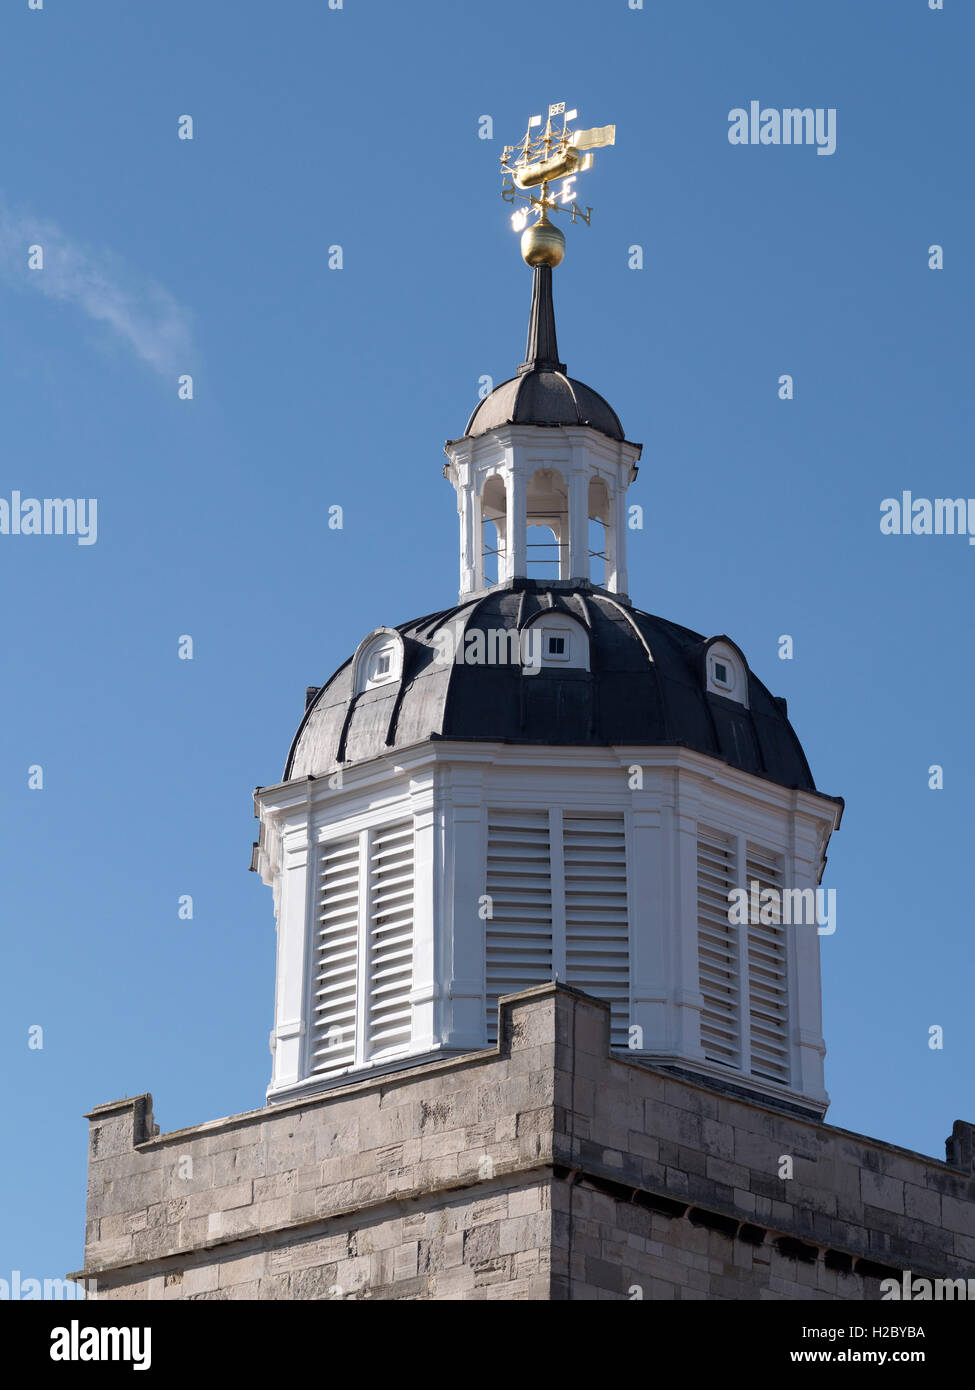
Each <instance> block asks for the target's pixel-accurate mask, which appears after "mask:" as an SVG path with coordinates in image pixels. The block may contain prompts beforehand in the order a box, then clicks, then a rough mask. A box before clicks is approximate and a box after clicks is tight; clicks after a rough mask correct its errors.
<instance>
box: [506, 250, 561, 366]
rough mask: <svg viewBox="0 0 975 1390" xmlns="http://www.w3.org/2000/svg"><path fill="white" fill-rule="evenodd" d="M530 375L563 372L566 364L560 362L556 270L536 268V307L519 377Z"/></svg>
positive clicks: (534, 288) (534, 301)
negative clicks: (554, 298)
mask: <svg viewBox="0 0 975 1390" xmlns="http://www.w3.org/2000/svg"><path fill="white" fill-rule="evenodd" d="M526 372H562V374H563V375H564V374H565V363H564V362H560V361H559V345H558V342H557V341H556V337H555V306H554V305H553V303H552V267H551V266H550V265H537V266H535V270H534V275H533V277H532V308H531V315H530V317H529V319H528V343H527V346H526V347H525V360H524V362H522V364H521V366H520V367H519V368H518V375H519V376H524V375H525V373H526Z"/></svg>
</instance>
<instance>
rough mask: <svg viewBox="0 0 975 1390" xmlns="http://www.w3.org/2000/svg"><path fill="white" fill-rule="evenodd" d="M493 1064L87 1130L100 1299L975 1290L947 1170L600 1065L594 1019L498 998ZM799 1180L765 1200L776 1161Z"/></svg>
mask: <svg viewBox="0 0 975 1390" xmlns="http://www.w3.org/2000/svg"><path fill="white" fill-rule="evenodd" d="M500 1036H501V1042H500V1044H499V1046H498V1048H497V1049H494V1048H491V1049H485V1050H483V1051H480V1052H476V1053H469V1054H466V1055H464V1056H462V1057H457V1058H454V1059H451V1060H438V1061H435V1062H432V1063H428V1064H426V1065H421V1066H416V1067H413V1068H411V1069H409V1070H403V1071H400V1072H393V1073H388V1072H387V1073H386V1074H384V1075H382V1076H376V1077H374V1078H370V1079H366V1080H364V1079H359V1080H356V1081H355V1082H354V1083H352V1084H347V1085H341V1086H336V1087H334V1088H333V1089H331V1090H328V1091H324V1092H322V1093H321V1094H320V1095H317V1096H314V1097H304V1098H302V1099H301V1100H299V1101H294V1102H290V1103H285V1104H278V1105H274V1106H269V1107H266V1108H264V1109H261V1110H254V1111H249V1112H247V1113H245V1114H241V1115H234V1116H231V1117H229V1118H227V1119H221V1120H215V1121H212V1122H210V1123H208V1124H203V1125H198V1126H194V1127H193V1128H190V1129H183V1130H176V1131H174V1132H173V1133H171V1134H159V1133H158V1132H157V1129H158V1127H157V1126H156V1125H155V1123H154V1121H153V1118H152V1099H151V1097H150V1096H148V1095H145V1096H140V1097H135V1098H132V1099H128V1100H124V1101H116V1102H114V1103H112V1104H109V1105H102V1106H99V1107H97V1109H95V1110H93V1111H92V1112H91V1114H90V1116H89V1117H88V1118H89V1121H90V1150H89V1176H88V1213H87V1230H86V1241H85V1267H84V1270H83V1271H80V1272H79V1274H77V1275H75V1276H74V1277H76V1278H78V1277H85V1278H87V1279H94V1280H96V1281H97V1285H98V1290H99V1296H100V1297H103V1298H150V1299H156V1298H181V1299H188V1298H243V1299H319V1298H339V1297H341V1298H357V1299H358V1298H376V1299H496V1298H501V1299H532V1300H546V1301H547V1300H562V1299H584V1300H592V1299H603V1298H609V1299H614V1298H616V1299H619V1298H623V1299H626V1298H636V1297H642V1298H645V1299H674V1298H680V1299H685V1298H692V1299H767V1298H772V1299H789V1298H802V1299H805V1298H822V1299H853V1300H856V1299H873V1298H877V1297H879V1283H878V1281H879V1280H880V1279H881V1278H885V1277H890V1276H892V1275H899V1274H900V1272H901V1271H902V1270H904V1269H910V1270H911V1271H913V1274H914V1275H915V1276H916V1277H929V1278H973V1277H975V1158H973V1126H972V1125H970V1124H967V1123H964V1122H962V1121H958V1122H957V1123H956V1124H955V1126H954V1132H953V1134H952V1137H951V1138H950V1139H949V1140H948V1143H947V1150H948V1161H947V1162H944V1163H943V1162H939V1161H938V1160H936V1159H933V1158H928V1157H925V1156H924V1155H922V1154H916V1153H911V1152H909V1151H908V1150H905V1149H899V1148H894V1147H892V1146H890V1145H885V1144H882V1143H880V1142H878V1141H877V1140H874V1139H870V1138H867V1137H865V1136H863V1135H858V1134H852V1133H850V1132H848V1131H846V1130H841V1129H836V1128H834V1127H833V1126H831V1125H827V1124H823V1123H822V1122H819V1121H817V1120H814V1119H809V1118H806V1117H802V1116H800V1115H798V1114H793V1113H789V1112H787V1111H786V1110H784V1109H779V1108H777V1107H773V1106H772V1105H771V1104H763V1103H760V1102H757V1101H756V1100H754V1099H750V1098H745V1097H743V1096H737V1095H734V1094H731V1093H729V1092H726V1091H723V1090H719V1089H717V1087H716V1086H712V1085H706V1084H704V1083H703V1082H701V1081H698V1080H690V1079H685V1078H682V1077H678V1076H676V1075H670V1074H667V1073H665V1072H663V1071H660V1070H654V1069H651V1068H649V1067H647V1066H645V1065H642V1064H640V1063H639V1062H633V1061H631V1060H629V1059H628V1058H627V1057H626V1056H625V1054H624V1055H620V1054H617V1053H612V1054H611V1053H610V1048H609V1016H608V1009H607V1007H606V1006H605V1005H603V1004H601V1003H600V1002H598V1001H597V1000H594V999H591V998H589V997H588V996H586V995H583V994H580V993H578V992H576V991H573V990H570V989H567V988H565V987H564V986H561V985H554V984H549V985H544V986H540V987H538V988H537V989H532V990H528V991H525V992H524V993H522V994H518V995H514V996H511V997H510V998H509V999H508V1000H506V1001H505V1002H504V1003H503V1004H502V1006H501V1034H500ZM786 1155H788V1156H791V1157H792V1159H793V1161H794V1162H793V1170H794V1176H793V1178H791V1179H783V1178H780V1177H779V1176H778V1172H779V1169H780V1165H781V1161H782V1158H783V1156H786Z"/></svg>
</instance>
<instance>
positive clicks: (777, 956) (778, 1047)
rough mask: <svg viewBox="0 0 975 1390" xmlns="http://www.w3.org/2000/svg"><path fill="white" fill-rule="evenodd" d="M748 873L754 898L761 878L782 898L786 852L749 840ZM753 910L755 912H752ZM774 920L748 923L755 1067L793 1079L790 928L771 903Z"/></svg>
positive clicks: (776, 1076) (763, 1073) (762, 1072)
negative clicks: (790, 1029)
mask: <svg viewBox="0 0 975 1390" xmlns="http://www.w3.org/2000/svg"><path fill="white" fill-rule="evenodd" d="M746 869H747V873H746V878H747V882H748V888H749V901H751V885H752V883H753V882H754V881H756V880H757V882H758V884H759V887H758V902H759V907H760V910H761V893H762V890H763V889H765V888H774V889H775V890H776V892H777V893H778V895H779V897H778V901H779V903H781V901H782V897H781V894H782V858H781V856H780V855H778V854H774V853H773V852H772V851H771V850H763V849H759V848H758V847H757V846H755V845H749V846H748V858H747V863H746ZM752 915H753V914H752V913H751V912H750V913H749V916H752ZM766 915H769V916H774V917H775V922H774V924H770V925H765V924H764V923H760V922H750V923H749V926H748V1016H749V1030H750V1039H751V1054H752V1066H751V1069H752V1073H753V1074H754V1075H755V1076H761V1077H763V1078H764V1079H765V1080H767V1081H781V1082H784V1083H785V1084H786V1085H788V1083H789V1081H790V1080H791V1067H790V1065H789V977H788V973H787V954H786V937H785V928H784V927H783V926H782V925H781V921H780V917H781V912H780V911H779V910H778V909H776V910H775V911H774V912H771V911H769V910H768V909H766Z"/></svg>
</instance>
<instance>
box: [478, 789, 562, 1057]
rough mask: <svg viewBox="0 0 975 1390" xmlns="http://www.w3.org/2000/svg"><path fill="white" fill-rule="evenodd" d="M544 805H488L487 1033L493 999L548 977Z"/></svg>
mask: <svg viewBox="0 0 975 1390" xmlns="http://www.w3.org/2000/svg"><path fill="white" fill-rule="evenodd" d="M551 862H552V861H551V850H550V845H549V825H548V812H547V811H489V812H488V847H487V879H486V892H487V894H488V896H489V897H490V899H491V910H492V916H491V917H490V918H488V919H487V920H486V921H485V923H484V926H485V943H486V956H487V959H486V1013H487V1037H488V1041H489V1042H492V1043H493V1042H497V1037H498V999H499V998H500V997H501V996H502V995H503V994H514V993H516V992H517V991H518V990H521V989H528V988H530V986H532V985H539V984H544V983H545V981H547V980H550V979H551V978H552V871H551Z"/></svg>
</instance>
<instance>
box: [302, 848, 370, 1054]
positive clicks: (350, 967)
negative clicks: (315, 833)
mask: <svg viewBox="0 0 975 1390" xmlns="http://www.w3.org/2000/svg"><path fill="white" fill-rule="evenodd" d="M318 886H319V898H318V940H317V943H316V953H315V954H316V959H315V974H314V980H313V984H314V1004H313V1014H312V1025H311V1070H312V1071H313V1072H315V1073H317V1074H318V1075H324V1076H328V1075H331V1074H333V1073H335V1072H341V1071H345V1070H346V1069H347V1068H348V1067H351V1066H352V1064H353V1062H354V1061H355V1025H356V985H357V973H358V972H357V961H358V952H359V836H358V835H353V836H351V837H350V838H349V839H347V840H336V841H334V842H333V843H332V844H327V845H324V846H323V847H322V850H321V853H320V856H319V871H318Z"/></svg>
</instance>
